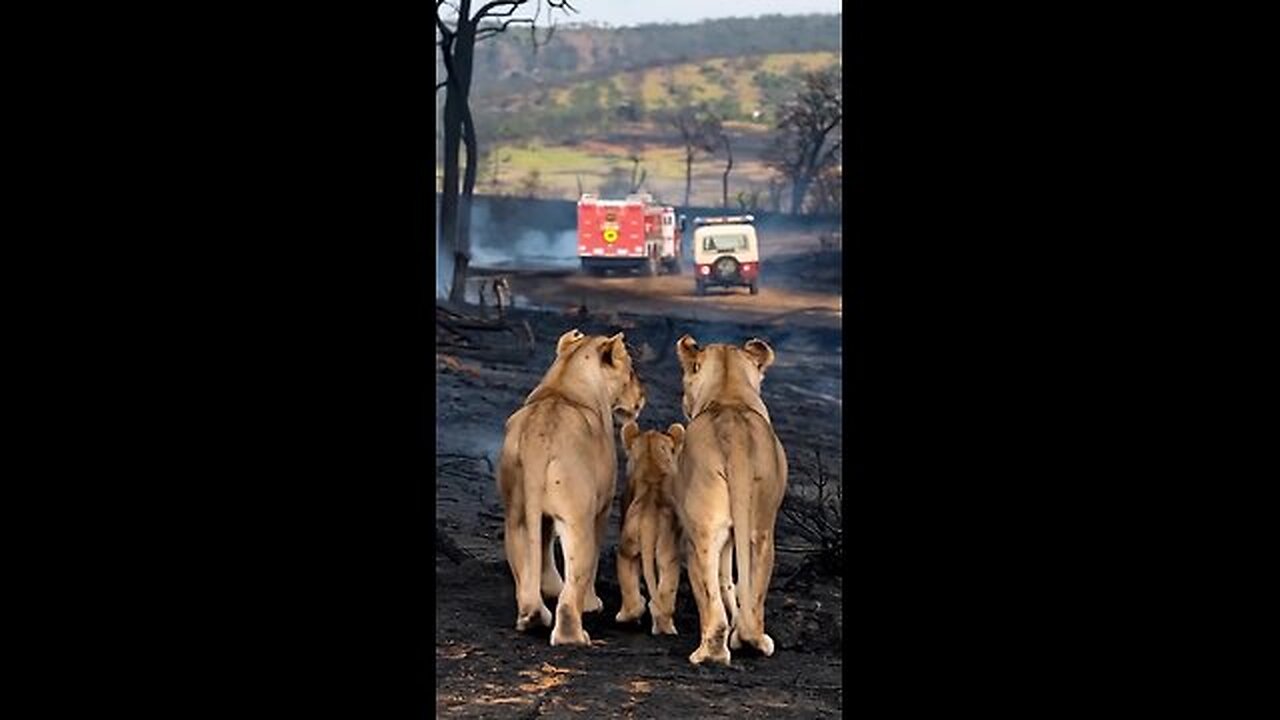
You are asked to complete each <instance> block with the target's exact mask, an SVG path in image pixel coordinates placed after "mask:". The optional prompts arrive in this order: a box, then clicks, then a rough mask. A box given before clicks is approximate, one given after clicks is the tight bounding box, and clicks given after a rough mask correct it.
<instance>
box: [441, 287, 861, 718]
mask: <svg viewBox="0 0 1280 720" xmlns="http://www.w3.org/2000/svg"><path fill="white" fill-rule="evenodd" d="M761 297H763V295H762V296H761ZM673 315H674V314H670V313H669V314H667V315H666V316H660V315H633V314H628V313H618V312H616V308H609V307H607V306H606V307H603V308H600V310H599V311H598V312H595V313H593V314H591V315H588V316H586V317H582V316H579V315H577V314H567V313H556V312H547V311H533V310H515V311H512V313H511V317H513V318H514V319H516V320H521V321H527V322H528V323H529V325H530V328H531V330H532V331H533V334H534V336H535V339H536V346H535V352H534V354H533V356H532V357H531V358H530V359H529V360H528V361H527V362H523V363H514V364H513V363H482V362H479V361H476V360H470V359H466V358H441V362H438V363H437V365H438V367H437V375H436V385H437V403H438V406H437V438H436V439H437V453H438V455H437V460H436V463H437V473H436V483H437V500H436V526H437V555H436V559H435V570H436V590H437V592H436V688H437V690H436V693H437V694H436V714H437V716H439V717H459V718H516V717H538V716H547V717H562V716H571V715H578V714H581V713H585V714H586V716H587V717H637V718H648V717H659V716H663V717H672V718H682V717H728V716H733V717H769V718H814V717H823V716H829V715H835V714H838V713H839V712H840V709H841V707H842V703H843V691H842V687H841V665H842V663H841V649H842V647H843V628H842V616H841V609H842V584H843V581H842V578H841V577H840V576H839V573H838V571H833V570H831V564H830V562H833V561H832V558H833V557H834V556H833V554H832V546H834V548H835V550H838V549H839V539H838V537H837V538H835V539H834V541H833V539H832V538H831V537H830V536H825V535H824V534H823V530H822V528H821V527H819V525H820V524H821V523H820V522H817V521H816V520H815V518H818V519H821V520H825V521H826V522H828V523H833V524H834V525H835V526H836V527H838V525H839V520H838V515H837V514H836V513H835V511H834V507H835V506H834V505H830V504H828V506H827V507H828V508H830V510H821V509H819V507H818V506H817V505H816V504H815V500H814V498H815V493H816V487H815V482H817V481H818V480H819V478H831V481H830V483H829V485H828V487H827V489H826V491H825V493H826V496H827V497H828V498H830V495H831V493H832V488H837V489H838V487H839V483H840V478H841V468H842V457H841V440H840V438H841V412H840V411H841V346H840V330H839V326H838V324H837V325H835V326H834V327H832V326H831V324H830V321H827V322H822V323H816V324H808V323H803V324H802V323H770V324H754V325H752V324H741V323H734V322H727V321H713V320H709V319H698V320H694V319H691V318H681V317H674V316H673ZM704 317H705V316H704ZM837 322H838V321H837ZM574 327H577V328H579V329H580V330H582V331H583V332H585V333H588V334H604V333H612V332H616V331H618V330H622V331H625V332H626V335H627V341H628V343H629V344H630V345H631V346H632V348H633V355H634V357H635V358H636V367H637V372H638V374H639V375H640V378H641V380H642V381H643V382H644V384H645V389H646V395H647V398H648V403H647V405H646V407H645V410H644V412H643V413H642V414H641V417H640V424H641V427H642V429H649V428H654V427H663V428H665V427H666V426H667V425H668V424H670V423H671V422H676V421H680V422H683V421H684V418H683V417H682V415H681V413H680V406H679V403H680V370H679V366H678V363H677V362H676V360H675V356H674V350H673V346H674V344H675V341H676V340H677V339H678V338H679V337H680V336H681V335H682V334H683V333H685V332H689V333H691V334H693V335H694V337H696V338H697V339H698V341H699V342H700V343H709V342H733V343H741V342H742V341H744V340H745V339H746V338H748V337H753V336H758V337H763V338H765V339H767V340H768V341H769V342H770V343H771V344H772V345H773V347H774V349H775V351H776V352H777V362H776V364H775V365H774V367H773V368H771V369H770V372H769V373H768V375H767V376H766V378H765V381H764V386H763V394H764V399H765V402H766V403H767V404H768V406H769V408H770V412H771V414H772V415H773V418H774V423H775V428H776V430H777V432H778V435H779V437H780V438H781V440H782V443H783V446H784V447H785V448H786V451H787V455H788V459H789V463H790V468H791V470H790V479H789V488H788V496H787V499H786V501H785V502H784V504H783V512H782V513H781V514H780V515H779V519H778V526H777V544H778V552H777V559H776V567H775V570H774V575H773V581H772V583H771V585H770V591H769V596H768V600H767V605H766V614H765V620H766V629H767V631H768V632H769V634H770V635H771V636H772V637H773V638H774V641H775V643H776V648H777V650H776V652H775V653H774V656H773V657H771V658H764V657H760V656H758V655H755V654H752V653H751V651H750V650H747V649H743V650H740V651H736V652H734V654H733V660H732V662H733V666H732V667H731V668H723V667H703V668H699V667H694V666H692V665H690V664H689V662H688V655H689V653H691V652H692V651H693V650H694V648H695V647H696V645H697V642H698V640H697V637H698V618H697V609H696V606H695V604H694V602H693V598H692V596H691V595H690V594H689V587H688V580H687V577H685V576H684V575H683V573H682V577H681V583H680V590H679V594H678V596H677V609H676V618H675V621H676V627H677V629H678V631H679V633H680V634H679V635H678V636H675V637H667V636H662V637H654V636H651V635H650V634H649V632H648V616H647V615H646V616H645V618H644V624H642V625H636V626H628V627H623V626H619V625H617V624H616V623H614V621H613V616H614V614H615V613H616V612H617V611H618V608H619V607H620V604H621V600H620V594H619V590H618V584H617V579H616V575H615V567H614V558H613V555H614V552H615V551H616V548H617V535H618V520H619V517H618V516H619V512H620V510H619V508H618V504H619V502H618V501H615V503H614V508H613V511H612V518H611V520H610V523H609V533H608V536H607V537H606V540H605V547H604V548H603V551H602V553H601V559H600V571H599V577H598V580H597V584H596V589H597V592H598V593H599V595H600V597H601V598H602V599H603V600H604V605H605V607H604V611H603V612H601V613H593V614H590V615H587V616H586V617H585V625H586V628H587V631H588V632H589V633H590V634H591V638H592V647H591V648H589V649H584V648H553V647H551V646H550V644H549V642H548V638H549V631H548V630H546V629H541V630H539V631H536V632H533V633H528V634H526V633H518V632H516V630H515V628H514V625H515V588H514V585H513V582H512V579H511V574H510V571H509V569H508V568H507V565H506V561H505V558H504V555H503V547H502V505H501V502H500V500H499V498H498V494H497V487H496V481H495V479H494V476H493V471H492V465H493V463H494V462H496V455H497V452H498V448H499V445H500V443H501V441H502V429H503V424H504V422H505V421H506V418H507V417H508V416H509V415H510V414H511V413H512V412H514V411H515V409H516V408H518V407H519V406H520V403H521V402H522V401H523V399H524V397H525V395H526V394H527V393H528V392H529V391H530V390H531V389H532V388H533V387H534V386H535V385H536V384H537V382H538V380H539V379H540V378H541V376H542V373H543V372H544V371H545V370H546V368H547V367H548V366H549V365H550V362H551V357H552V354H553V352H554V343H555V340H556V338H557V337H558V336H559V335H560V334H561V333H563V332H565V331H566V330H569V329H572V328H574ZM619 455H620V456H621V453H619ZM620 461H621V458H620ZM624 483H625V472H624V468H623V467H622V466H621V462H620V465H619V482H618V493H617V495H618V497H619V498H620V497H621V495H622V490H623V487H624ZM824 542H826V543H827V545H828V548H827V550H828V551H827V552H825V553H824V552H821V546H822V544H823V543H824ZM548 607H551V608H552V610H553V611H554V606H553V603H551V602H549V603H548Z"/></svg>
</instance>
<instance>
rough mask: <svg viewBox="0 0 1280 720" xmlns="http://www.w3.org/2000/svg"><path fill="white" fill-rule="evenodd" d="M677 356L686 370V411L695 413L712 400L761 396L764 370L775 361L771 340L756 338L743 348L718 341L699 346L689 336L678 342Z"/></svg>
mask: <svg viewBox="0 0 1280 720" xmlns="http://www.w3.org/2000/svg"><path fill="white" fill-rule="evenodd" d="M676 355H677V356H678V357H679V358H680V368H681V370H682V371H683V372H684V378H683V379H684V403H683V407H684V414H685V417H689V418H691V417H693V416H694V414H695V413H696V412H697V410H699V409H700V408H702V407H703V406H705V405H706V404H707V403H708V402H710V401H711V400H714V399H717V397H718V398H719V399H721V400H743V399H746V396H747V395H754V396H756V397H759V395H760V382H761V381H762V380H763V379H764V371H765V370H766V369H768V367H769V366H770V365H772V364H773V360H774V352H773V348H771V347H769V343H767V342H765V341H764V340H760V339H759V338H752V339H750V340H748V341H746V342H745V343H743V345H742V347H735V346H733V345H722V344H714V345H708V346H706V347H699V346H698V341H697V340H694V339H693V337H692V336H690V335H685V336H684V337H682V338H680V341H679V342H677V343H676Z"/></svg>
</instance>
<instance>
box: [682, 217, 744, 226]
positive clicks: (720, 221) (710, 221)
mask: <svg viewBox="0 0 1280 720" xmlns="http://www.w3.org/2000/svg"><path fill="white" fill-rule="evenodd" d="M755 221H756V216H755V215H717V216H714V217H700V218H694V219H693V224H694V225H728V224H736V223H747V224H752V223H754V222H755Z"/></svg>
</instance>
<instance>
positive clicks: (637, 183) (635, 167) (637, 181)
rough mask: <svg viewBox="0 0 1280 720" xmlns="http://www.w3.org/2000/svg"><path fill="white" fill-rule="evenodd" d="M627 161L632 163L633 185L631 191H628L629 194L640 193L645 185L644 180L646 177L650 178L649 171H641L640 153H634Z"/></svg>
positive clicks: (631, 184)
mask: <svg viewBox="0 0 1280 720" xmlns="http://www.w3.org/2000/svg"><path fill="white" fill-rule="evenodd" d="M627 159H628V160H630V161H631V183H630V188H631V189H630V190H629V191H628V194H635V193H638V192H640V188H641V186H643V185H644V180H645V178H646V177H648V175H649V171H648V170H644V169H641V167H640V161H641V157H640V153H638V152H637V153H632V154H631V156H630V157H629V158H627Z"/></svg>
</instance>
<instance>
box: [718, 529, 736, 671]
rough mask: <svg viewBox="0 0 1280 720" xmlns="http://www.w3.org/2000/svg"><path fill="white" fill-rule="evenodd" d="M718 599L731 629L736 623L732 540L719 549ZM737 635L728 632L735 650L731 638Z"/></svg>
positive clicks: (733, 646)
mask: <svg viewBox="0 0 1280 720" xmlns="http://www.w3.org/2000/svg"><path fill="white" fill-rule="evenodd" d="M720 600H721V601H722V602H723V603H724V607H725V610H726V611H727V612H728V615H729V629H730V631H732V630H733V629H734V628H735V627H737V624H738V595H737V590H736V589H735V588H734V585H733V541H732V540H730V541H729V542H727V543H725V544H724V549H723V550H721V551H720ZM735 637H737V636H736V635H734V634H733V633H732V632H730V635H729V640H730V645H729V647H730V648H732V649H734V650H736V649H737V647H736V646H735V645H734V644H733V639H734V638H735Z"/></svg>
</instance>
